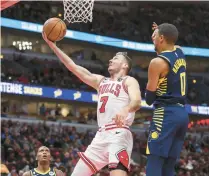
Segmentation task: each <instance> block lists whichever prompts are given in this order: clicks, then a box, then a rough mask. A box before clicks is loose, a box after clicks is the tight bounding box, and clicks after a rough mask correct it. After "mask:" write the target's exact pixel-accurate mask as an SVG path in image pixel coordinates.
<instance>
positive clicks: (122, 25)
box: [2, 1, 209, 48]
mask: <svg viewBox="0 0 209 176" xmlns="http://www.w3.org/2000/svg"><path fill="white" fill-rule="evenodd" d="M51 3H52V2H32V1H30V2H27V3H25V2H19V3H18V4H16V5H15V6H13V7H11V8H8V9H6V10H4V11H2V16H3V17H7V18H12V19H19V20H25V21H30V22H35V23H42V24H43V23H44V22H45V21H46V20H47V19H48V18H50V17H54V16H58V14H59V13H61V14H63V5H62V3H61V2H56V4H55V2H54V4H51ZM134 8H135V11H136V14H135V15H131V14H130V13H129V12H127V13H118V12H116V11H113V10H109V11H108V12H105V11H103V10H99V11H98V10H95V9H94V12H93V14H94V15H93V16H94V20H93V22H92V23H87V24H70V25H69V27H70V28H71V29H74V30H79V31H83V32H89V33H96V34H100V35H106V36H112V37H117V38H124V39H128V40H136V41H139V42H146V43H147V42H151V34H152V30H151V25H152V22H153V21H155V22H156V23H158V24H160V23H163V22H169V23H173V24H175V25H176V26H177V28H178V29H179V32H180V34H179V42H178V44H180V45H185V46H197V47H206V48H207V47H208V46H209V5H208V4H207V3H204V4H197V3H193V4H190V3H185V4H184V3H182V2H181V3H179V4H176V5H175V6H174V5H173V6H170V7H169V6H164V5H163V3H160V5H159V4H157V3H155V4H152V5H151V4H149V5H148V4H146V3H145V4H141V3H140V4H139V5H137V6H136V7H134ZM131 13H133V12H131ZM44 14H46V15H44ZM61 18H63V17H61ZM200 19H201V20H200Z"/></svg>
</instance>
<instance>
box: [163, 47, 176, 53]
mask: <svg viewBox="0 0 209 176" xmlns="http://www.w3.org/2000/svg"><path fill="white" fill-rule="evenodd" d="M176 48H177V47H176V46H174V49H173V50H165V51H162V52H161V53H167V52H173V51H176Z"/></svg>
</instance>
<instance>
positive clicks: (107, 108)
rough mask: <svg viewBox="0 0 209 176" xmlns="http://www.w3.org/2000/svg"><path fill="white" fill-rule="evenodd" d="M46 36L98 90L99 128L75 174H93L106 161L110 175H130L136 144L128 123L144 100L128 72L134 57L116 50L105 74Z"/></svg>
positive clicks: (60, 55) (71, 67)
mask: <svg viewBox="0 0 209 176" xmlns="http://www.w3.org/2000/svg"><path fill="white" fill-rule="evenodd" d="M43 38H44V40H45V41H46V43H47V44H48V45H49V47H50V48H51V49H52V50H53V51H54V53H55V54H56V55H57V56H58V58H59V59H60V60H61V61H62V62H63V64H64V65H65V66H66V67H67V68H68V69H69V70H70V71H71V72H73V73H74V74H75V75H76V76H77V77H78V78H79V79H81V80H82V81H83V82H84V83H86V84H88V85H89V86H91V87H93V88H95V89H96V90H97V91H98V105H97V120H98V125H99V130H98V132H97V133H96V136H95V138H94V139H93V141H92V142H91V144H90V145H89V146H88V148H87V149H86V151H85V152H84V153H83V152H80V153H79V156H80V158H81V159H80V160H79V161H78V163H77V165H76V167H75V169H74V171H73V173H72V176H91V175H93V174H94V173H96V172H97V171H99V170H100V169H102V168H103V167H104V166H106V165H108V166H109V169H110V176H127V174H128V171H129V166H130V157H131V152H132V147H133V138H132V134H131V132H130V130H129V126H131V124H132V123H133V120H134V115H135V112H136V111H137V110H138V109H139V108H140V104H141V93H140V89H139V84H138V82H137V80H136V79H135V78H133V77H130V76H127V73H128V72H129V70H130V69H131V59H130V58H129V57H128V56H127V53H117V54H116V56H115V57H113V58H112V59H111V60H110V61H109V67H108V71H109V73H110V78H105V77H104V76H101V75H97V74H93V73H90V72H89V71H88V70H87V69H85V68H83V67H81V66H79V65H76V64H75V63H74V62H73V60H72V59H70V58H69V57H68V56H67V55H66V54H65V53H64V52H63V51H61V50H60V49H59V48H58V47H57V46H56V44H55V43H53V42H51V41H49V40H48V39H47V37H46V35H45V34H44V33H43Z"/></svg>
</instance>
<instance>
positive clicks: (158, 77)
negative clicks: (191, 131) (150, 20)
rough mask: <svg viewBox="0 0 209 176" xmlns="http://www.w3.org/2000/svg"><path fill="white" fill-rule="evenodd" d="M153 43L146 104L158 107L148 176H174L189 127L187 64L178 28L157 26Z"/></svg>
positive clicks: (152, 128)
mask: <svg viewBox="0 0 209 176" xmlns="http://www.w3.org/2000/svg"><path fill="white" fill-rule="evenodd" d="M153 28H154V32H153V35H152V40H153V43H154V46H155V51H156V52H157V57H156V58H154V59H152V61H151V62H150V65H149V69H148V83H147V88H146V102H147V104H149V105H151V104H153V103H154V107H155V110H154V114H153V118H152V122H151V125H150V132H149V137H148V143H147V151H146V153H147V154H148V162H147V167H146V175H147V176H174V166H175V162H176V159H177V158H178V157H179V154H180V152H181V148H182V145H183V142H184V137H185V134H186V130H187V125H188V121H189V120H188V114H187V112H186V110H185V108H184V104H185V98H186V94H187V80H186V60H185V56H184V53H183V52H182V50H181V48H180V47H177V46H175V43H176V41H177V39H178V30H177V28H176V27H175V26H174V25H172V24H168V23H163V24H161V25H159V26H157V24H156V23H154V24H153Z"/></svg>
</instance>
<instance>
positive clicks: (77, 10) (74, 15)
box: [63, 0, 94, 23]
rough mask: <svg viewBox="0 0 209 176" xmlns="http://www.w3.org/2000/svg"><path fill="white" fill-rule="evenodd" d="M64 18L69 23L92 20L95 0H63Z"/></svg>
mask: <svg viewBox="0 0 209 176" xmlns="http://www.w3.org/2000/svg"><path fill="white" fill-rule="evenodd" d="M63 4H64V20H67V21H68V22H69V23H80V22H84V23H87V22H88V21H89V22H92V19H93V17H92V10H93V7H94V0H63Z"/></svg>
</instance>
